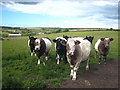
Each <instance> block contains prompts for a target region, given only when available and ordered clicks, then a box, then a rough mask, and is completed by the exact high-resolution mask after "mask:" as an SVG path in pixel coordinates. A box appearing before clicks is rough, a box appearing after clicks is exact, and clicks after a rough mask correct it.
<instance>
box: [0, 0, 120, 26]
mask: <svg viewBox="0 0 120 90" xmlns="http://www.w3.org/2000/svg"><path fill="white" fill-rule="evenodd" d="M118 1H119V0H94V1H91V0H44V1H43V0H40V1H39V2H34V1H33V2H20V1H18V2H17V1H15V2H14V1H10V2H1V3H0V5H2V6H3V7H7V8H8V9H10V10H12V11H17V12H21V13H29V14H39V15H50V16H57V17H64V18H65V17H66V18H67V17H70V18H75V20H77V19H78V20H80V21H79V22H77V21H76V22H74V21H71V23H72V22H74V23H75V24H76V26H77V25H78V26H79V25H80V26H85V25H86V24H87V25H88V26H90V25H89V23H91V26H94V25H95V26H94V27H96V26H99V25H100V26H106V27H108V25H109V27H110V25H113V26H116V21H115V22H114V23H115V24H114V23H113V22H112V20H117V12H118V9H117V8H118ZM68 21H69V20H64V21H63V23H65V24H67V25H68V26H69V25H71V26H72V25H74V23H72V24H69V22H68ZM108 21H109V22H111V24H110V23H108ZM82 23H84V24H82ZM103 24H104V25H103ZM58 26H59V25H58Z"/></svg>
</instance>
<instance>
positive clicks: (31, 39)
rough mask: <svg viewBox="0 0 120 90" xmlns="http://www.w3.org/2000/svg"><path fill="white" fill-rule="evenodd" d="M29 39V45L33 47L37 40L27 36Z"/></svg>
mask: <svg viewBox="0 0 120 90" xmlns="http://www.w3.org/2000/svg"><path fill="white" fill-rule="evenodd" d="M29 39H30V45H34V44H35V40H36V39H37V38H34V37H30V36H29Z"/></svg>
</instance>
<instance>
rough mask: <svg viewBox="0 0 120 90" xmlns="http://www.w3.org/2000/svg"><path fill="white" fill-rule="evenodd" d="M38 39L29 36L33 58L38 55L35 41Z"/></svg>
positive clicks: (29, 45)
mask: <svg viewBox="0 0 120 90" xmlns="http://www.w3.org/2000/svg"><path fill="white" fill-rule="evenodd" d="M36 39H37V38H35V37H30V36H29V40H28V47H30V51H31V56H33V55H35V56H36V54H35V40H36Z"/></svg>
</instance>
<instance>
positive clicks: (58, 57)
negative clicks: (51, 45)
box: [56, 54, 60, 64]
mask: <svg viewBox="0 0 120 90" xmlns="http://www.w3.org/2000/svg"><path fill="white" fill-rule="evenodd" d="M56 59H57V64H59V63H60V61H59V59H60V56H59V55H58V54H57V58H56Z"/></svg>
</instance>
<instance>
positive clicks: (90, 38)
mask: <svg viewBox="0 0 120 90" xmlns="http://www.w3.org/2000/svg"><path fill="white" fill-rule="evenodd" d="M85 39H87V40H88V41H90V42H91V43H92V41H93V39H94V36H93V37H92V36H89V37H88V36H86V37H85V38H84V39H83V40H85Z"/></svg>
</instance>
